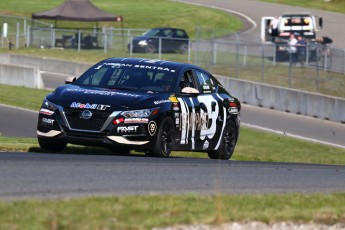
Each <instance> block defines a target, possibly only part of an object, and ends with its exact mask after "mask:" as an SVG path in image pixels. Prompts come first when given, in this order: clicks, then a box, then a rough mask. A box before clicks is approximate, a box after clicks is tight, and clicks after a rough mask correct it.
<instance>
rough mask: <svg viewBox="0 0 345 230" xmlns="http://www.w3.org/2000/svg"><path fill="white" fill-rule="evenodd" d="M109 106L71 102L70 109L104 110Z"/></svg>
mask: <svg viewBox="0 0 345 230" xmlns="http://www.w3.org/2000/svg"><path fill="white" fill-rule="evenodd" d="M109 107H110V105H100V104H89V103H86V104H83V103H80V102H72V104H71V105H70V108H77V109H97V110H106V109H107V108H109Z"/></svg>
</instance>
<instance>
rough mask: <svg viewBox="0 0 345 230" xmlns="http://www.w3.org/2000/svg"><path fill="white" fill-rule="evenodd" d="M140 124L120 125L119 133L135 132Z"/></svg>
mask: <svg viewBox="0 0 345 230" xmlns="http://www.w3.org/2000/svg"><path fill="white" fill-rule="evenodd" d="M138 128H139V126H138V125H137V126H119V127H117V132H118V133H133V132H136V131H137V130H138Z"/></svg>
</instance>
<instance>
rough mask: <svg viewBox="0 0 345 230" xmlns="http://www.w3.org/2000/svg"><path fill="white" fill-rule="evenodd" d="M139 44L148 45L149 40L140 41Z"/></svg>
mask: <svg viewBox="0 0 345 230" xmlns="http://www.w3.org/2000/svg"><path fill="white" fill-rule="evenodd" d="M138 45H139V46H147V41H146V40H141V41H139V42H138Z"/></svg>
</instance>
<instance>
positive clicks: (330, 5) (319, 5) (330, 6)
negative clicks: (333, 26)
mask: <svg viewBox="0 0 345 230" xmlns="http://www.w3.org/2000/svg"><path fill="white" fill-rule="evenodd" d="M262 1H264V2H273V3H279V4H285V5H292V6H300V7H305V8H314V9H320V10H327V11H334V12H338V13H343V14H344V13H345V2H344V1H343V0H330V1H328V0H320V1H315V0H304V1H299V0H262Z"/></svg>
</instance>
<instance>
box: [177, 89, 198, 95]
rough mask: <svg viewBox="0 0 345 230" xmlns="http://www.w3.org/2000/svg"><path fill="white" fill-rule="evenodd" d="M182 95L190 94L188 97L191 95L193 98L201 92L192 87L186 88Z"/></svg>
mask: <svg viewBox="0 0 345 230" xmlns="http://www.w3.org/2000/svg"><path fill="white" fill-rule="evenodd" d="M181 93H182V94H188V95H191V96H198V95H199V93H200V92H199V90H197V89H195V88H192V87H184V88H183V89H182V90H181Z"/></svg>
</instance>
